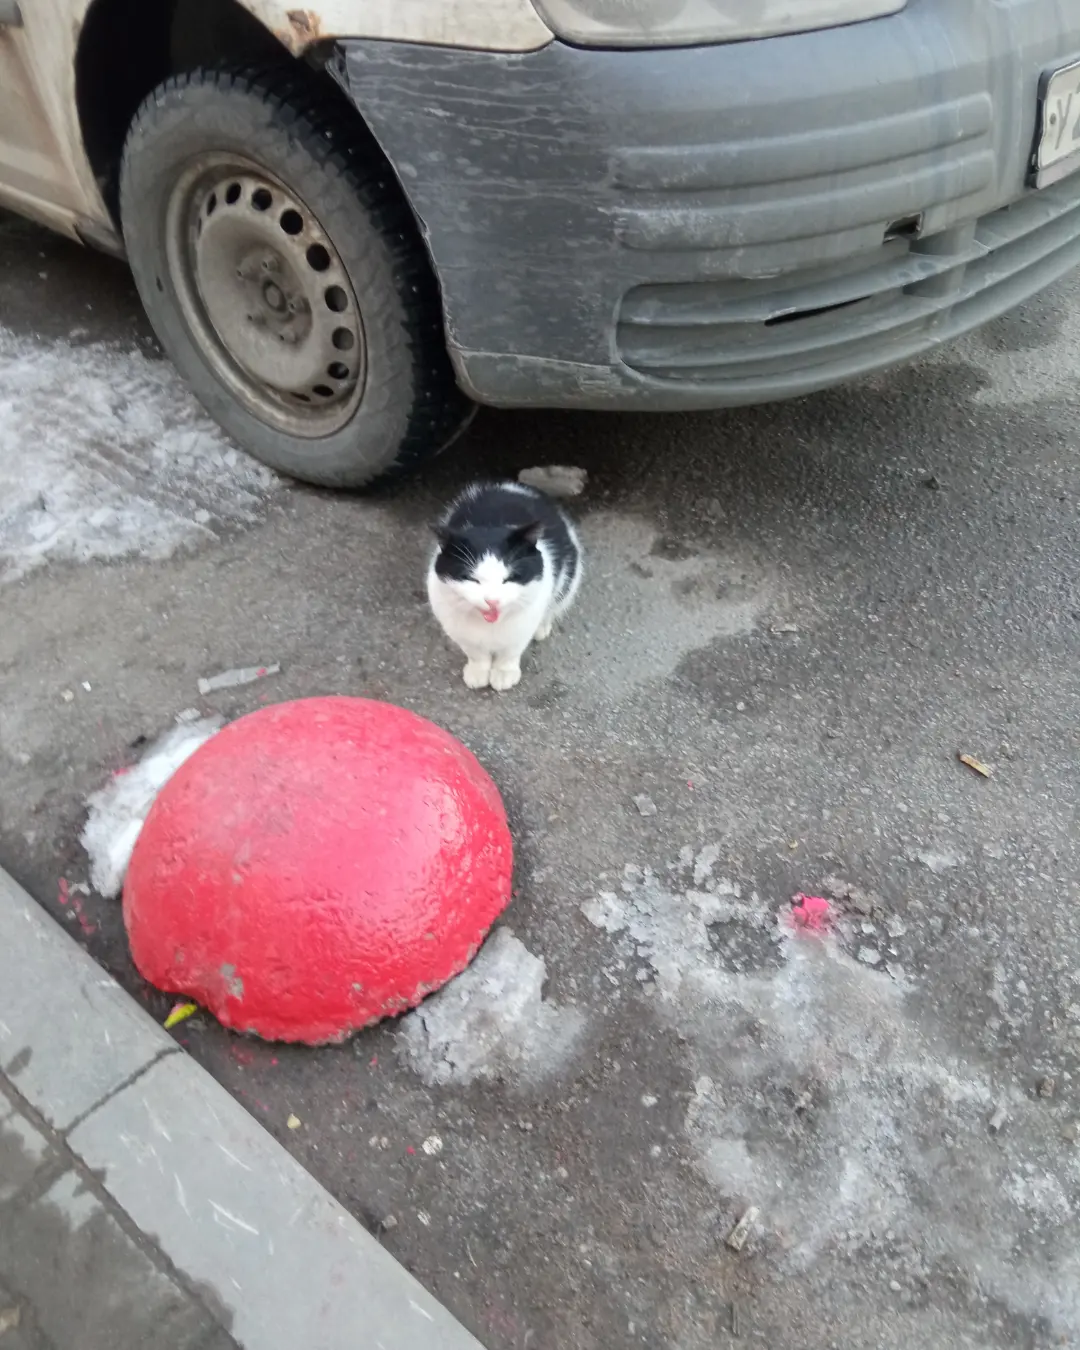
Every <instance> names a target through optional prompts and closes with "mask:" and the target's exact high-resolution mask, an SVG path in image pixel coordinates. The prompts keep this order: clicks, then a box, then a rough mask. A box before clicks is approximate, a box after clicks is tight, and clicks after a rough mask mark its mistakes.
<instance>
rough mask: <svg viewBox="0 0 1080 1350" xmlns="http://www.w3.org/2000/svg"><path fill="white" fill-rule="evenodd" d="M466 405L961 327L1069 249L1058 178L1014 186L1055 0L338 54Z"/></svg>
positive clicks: (750, 380)
mask: <svg viewBox="0 0 1080 1350" xmlns="http://www.w3.org/2000/svg"><path fill="white" fill-rule="evenodd" d="M344 52H345V56H344V60H343V61H342V62H341V63H339V65H338V66H337V67H336V70H337V74H338V76H339V78H340V79H341V80H342V82H343V83H344V84H345V86H346V87H347V88H348V90H349V91H350V93H351V96H352V98H353V100H354V102H355V103H356V105H357V106H358V107H359V108H360V110H361V111H362V112H363V114H364V117H365V119H366V120H367V122H368V125H369V126H370V127H371V128H372V130H373V131H374V133H375V135H376V136H377V137H378V139H379V140H380V143H381V144H382V146H383V149H384V150H385V152H386V154H387V157H388V158H389V160H390V162H391V164H392V165H394V167H395V169H396V170H397V172H398V175H399V178H400V181H401V183H402V185H403V187H404V190H405V191H406V193H407V194H408V195H409V198H410V201H411V202H412V205H413V208H414V210H415V212H416V215H417V217H418V218H419V220H420V221H421V223H422V226H423V229H424V233H425V237H426V239H427V241H428V246H429V248H430V251H431V255H432V258H433V260H434V263H435V266H436V269H437V271H438V273H439V277H440V281H441V283H442V287H443V296H444V304H445V308H446V319H447V329H448V333H449V337H450V343H451V348H452V351H453V354H454V358H455V361H456V363H457V368H458V373H459V378H460V379H461V381H462V383H463V384H464V386H465V387H466V388H467V389H468V390H469V392H470V393H471V394H472V395H473V396H474V397H476V398H478V399H480V400H481V401H483V402H490V403H496V404H506V405H517V404H533V405H535V404H550V405H556V406H568V405H570V406H584V407H645V408H694V407H713V406H726V405H731V404H736V403H753V402H762V401H767V400H770V399H774V398H778V397H785V396H790V395H794V394H801V393H805V392H807V391H809V390H812V389H816V388H821V387H824V386H825V385H828V384H831V383H834V382H836V381H838V380H842V379H846V378H849V377H850V376H852V375H855V374H859V373H862V372H864V371H867V370H872V369H876V368H879V367H881V366H885V365H889V364H891V363H892V362H894V361H895V360H899V359H902V358H905V357H907V356H910V355H912V354H914V353H915V352H918V351H921V350H925V349H926V348H927V347H930V346H933V345H935V344H936V343H937V342H940V341H942V340H944V339H945V338H947V337H949V336H951V335H953V334H954V333H955V332H959V331H963V329H964V328H967V327H971V326H974V325H975V324H978V323H981V322H984V321H985V320H986V319H989V318H991V317H993V316H994V314H996V313H998V312H1000V311H1001V310H1002V309H1003V308H1008V307H1009V306H1011V305H1012V304H1015V303H1016V302H1018V301H1019V300H1021V299H1023V298H1024V297H1025V296H1026V295H1028V294H1031V293H1032V292H1033V291H1034V290H1037V289H1039V288H1041V287H1042V286H1043V285H1045V284H1048V282H1049V281H1052V280H1053V279H1054V278H1055V277H1056V276H1057V275H1060V274H1061V273H1062V272H1063V271H1065V270H1068V269H1069V268H1070V267H1071V266H1073V265H1075V263H1076V262H1078V261H1080V175H1074V176H1072V177H1070V178H1067V179H1064V180H1063V181H1062V182H1061V183H1059V184H1056V185H1055V186H1054V187H1053V188H1051V189H1046V190H1045V191H1044V192H1042V193H1038V192H1034V191H1032V190H1031V189H1030V188H1029V187H1028V176H1029V172H1030V167H1031V159H1032V150H1033V142H1034V135H1035V127H1036V121H1037V116H1038V106H1039V90H1040V82H1041V80H1042V78H1043V76H1044V74H1045V72H1046V71H1047V70H1048V69H1053V68H1056V67H1058V66H1062V65H1065V64H1067V63H1068V62H1069V61H1070V60H1073V59H1075V58H1076V56H1077V54H1078V53H1080V6H1073V5H1070V6H1066V5H1064V4H1061V3H1059V0H995V3H986V0H911V3H910V4H909V5H908V7H907V9H906V10H905V11H903V12H902V13H899V14H896V15H893V16H891V17H888V18H882V19H877V20H872V21H870V22H866V23H860V24H853V25H850V26H848V27H845V28H840V29H836V30H829V31H821V32H814V33H804V34H797V35H792V36H789V37H780V38H770V39H766V40H762V41H752V42H743V43H738V44H731V45H727V46H724V45H720V46H709V47H696V48H682V49H668V50H653V51H632V52H631V51H586V50H582V49H578V48H571V47H568V46H566V45H564V44H562V43H559V42H555V43H552V44H550V45H549V46H547V47H545V48H544V49H543V50H541V51H538V52H534V53H529V54H524V55H515V56H508V55H499V54H493V53H492V54H484V53H463V52H453V53H452V52H445V51H438V50H436V49H433V48H421V47H417V46H405V45H398V44H388V43H369V42H363V41H356V42H347V43H345V44H344Z"/></svg>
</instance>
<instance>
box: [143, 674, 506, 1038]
mask: <svg viewBox="0 0 1080 1350" xmlns="http://www.w3.org/2000/svg"><path fill="white" fill-rule="evenodd" d="M512 864H513V847H512V844H511V840H510V831H509V829H508V827H507V823H506V813H505V811H504V809H503V804H502V800H501V798H500V796H499V793H498V789H497V788H496V787H495V785H494V783H492V781H491V779H490V778H489V777H488V775H487V774H486V773H485V772H484V770H483V769H482V768H481V767H480V765H479V763H478V762H477V761H476V759H475V758H474V757H473V755H472V754H470V752H469V751H468V750H466V749H465V747H464V746H463V745H461V743H460V742H459V741H456V740H455V739H454V738H453V737H452V736H450V735H449V734H448V733H447V732H445V731H443V730H441V729H440V728H439V727H437V726H435V725H433V724H432V723H431V722H427V721H425V720H424V719H423V718H422V717H417V716H416V715H415V714H414V713H411V712H407V711H406V710H405V709H403V708H396V707H394V706H393V705H391V704H388V703H377V702H374V701H372V700H369V699H359V698H313V699H304V700H302V701H300V702H296V703H283V704H279V705H277V706H276V707H273V708H265V709H263V710H262V711H260V712H256V713H251V714H250V715H249V716H247V717H242V718H240V720H239V721H237V722H233V723H232V724H231V725H230V726H227V727H226V728H225V729H224V730H223V731H221V732H219V733H218V734H217V735H216V736H215V737H213V738H212V739H211V740H210V741H208V742H207V743H206V744H205V745H204V746H203V747H202V748H201V749H200V750H198V751H197V752H196V753H195V754H194V755H193V756H192V757H191V758H190V759H189V760H188V761H187V762H186V763H185V764H183V765H182V766H181V767H180V769H178V770H177V772H176V774H175V775H174V776H173V778H171V779H170V781H169V782H168V783H167V784H166V785H165V787H164V788H163V790H162V792H161V794H160V795H159V796H158V799H157V801H156V802H155V803H154V806H153V808H152V810H151V812H150V815H149V817H148V818H147V821H146V824H145V826H144V827H143V830H142V833H141V834H140V836H139V840H138V843H137V844H136V846H135V852H134V855H133V856H132V859H131V865H130V867H129V869H128V874H127V880H126V883H125V886H124V921H125V923H126V925H127V931H128V937H129V939H130V942H131V950H132V954H133V955H134V958H135V964H136V965H137V966H138V968H139V970H140V971H141V972H142V974H143V975H144V976H145V978H146V979H147V980H149V981H150V983H151V984H154V985H156V986H157V987H158V988H159V989H165V990H169V991H172V992H175V993H180V994H186V995H188V996H190V997H191V998H192V999H194V1000H195V1001H196V1002H198V1003H200V1004H202V1005H203V1006H204V1007H207V1008H209V1009H210V1010H211V1011H212V1012H213V1013H214V1015H215V1016H216V1017H217V1018H218V1019H219V1020H220V1021H221V1022H223V1023H224V1024H225V1026H227V1027H232V1028H234V1029H235V1030H237V1031H250V1032H254V1033H255V1034H256V1035H258V1036H262V1037H264V1038H266V1039H268V1040H283V1041H305V1042H307V1043H309V1044H321V1043H324V1042H328V1041H340V1040H343V1039H344V1038H345V1037H346V1036H348V1035H349V1034H350V1033H351V1032H353V1031H355V1030H357V1028H359V1027H362V1026H365V1025H366V1024H367V1023H369V1022H374V1021H376V1020H377V1019H379V1018H380V1017H386V1016H387V1015H389V1014H393V1013H399V1012H401V1011H402V1010H404V1009H406V1008H410V1007H412V1006H413V1005H415V1004H416V1003H419V1002H420V1000H421V999H422V998H423V997H424V996H425V995H426V994H428V993H430V992H431V991H432V990H433V989H437V988H438V987H439V986H440V985H441V984H443V983H445V982H446V981H447V980H448V979H450V977H451V976H452V975H456V974H458V972H459V971H461V970H463V969H464V968H465V966H466V965H468V963H469V962H470V961H471V960H472V958H473V956H474V955H475V954H476V951H477V949H478V948H479V946H480V943H481V942H482V941H483V938H484V935H485V934H486V933H487V931H488V929H489V928H490V926H491V924H492V922H493V921H494V919H495V918H496V916H497V915H498V914H499V913H500V912H501V911H502V910H503V908H504V907H505V906H506V904H507V902H508V900H509V898H510V884H511V869H512Z"/></svg>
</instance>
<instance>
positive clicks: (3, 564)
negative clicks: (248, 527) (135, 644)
mask: <svg viewBox="0 0 1080 1350" xmlns="http://www.w3.org/2000/svg"><path fill="white" fill-rule="evenodd" d="M275 482H276V479H275V477H274V475H273V474H272V473H270V471H269V470H268V469H264V468H263V467H262V466H261V465H259V464H256V463H255V461H254V460H252V459H249V458H248V457H247V456H246V455H244V454H243V453H241V452H240V451H239V450H236V449H234V448H233V447H232V446H231V445H230V444H229V442H228V441H227V440H226V439H225V437H224V435H223V434H222V433H221V432H220V431H219V430H218V429H217V428H216V427H215V426H214V424H213V423H212V422H211V421H210V420H209V419H208V418H207V417H206V416H205V415H204V414H203V413H202V412H200V410H199V408H198V407H197V405H196V403H195V401H194V399H193V398H192V397H191V395H190V394H189V393H188V392H187V390H186V389H185V387H184V385H183V382H182V381H181V379H180V377H179V375H178V374H177V373H176V371H175V370H174V369H173V367H172V366H171V365H170V364H169V363H168V362H167V361H160V360H151V359H149V358H147V357H146V356H144V355H143V354H142V353H140V352H138V351H130V350H124V349H122V348H119V347H114V346H105V345H101V344H95V345H90V346H86V347H72V346H70V345H69V344H68V343H66V342H48V343H46V342H40V341H34V340H30V339H26V338H19V337H15V336H14V335H13V334H11V333H10V332H8V331H7V330H5V329H3V328H0V581H5V580H6V581H10V580H12V579H14V578H17V577H20V576H22V575H24V574H25V573H26V572H28V571H30V570H31V569H32V568H33V567H36V566H39V565H41V564H42V563H44V562H47V561H49V560H57V561H65V562H86V561H88V560H89V559H92V558H121V557H126V556H132V555H139V556H142V557H146V558H153V559H161V558H167V557H169V556H170V555H171V554H172V553H174V552H175V551H176V550H177V549H178V548H180V547H182V546H184V545H187V544H190V543H192V542H195V541H197V540H199V539H200V538H203V539H205V538H209V537H212V528H211V527H212V525H213V523H214V522H215V521H220V522H230V521H240V522H243V521H251V520H254V519H255V518H256V516H257V515H258V513H259V512H260V510H261V509H262V505H263V501H264V498H265V497H266V495H267V493H268V492H269V490H270V489H271V488H272V487H273V485H274V483H275Z"/></svg>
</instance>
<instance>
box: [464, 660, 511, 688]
mask: <svg viewBox="0 0 1080 1350" xmlns="http://www.w3.org/2000/svg"><path fill="white" fill-rule="evenodd" d="M462 678H463V679H464V681H465V683H466V684H467V685H468V686H469V688H470V689H486V688H487V687H488V685H489V684H492V683H494V681H493V680H492V670H491V662H490V661H467V662H466V663H465V671H464V674H463V676H462ZM507 687H508V688H509V686H507Z"/></svg>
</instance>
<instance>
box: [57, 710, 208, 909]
mask: <svg viewBox="0 0 1080 1350" xmlns="http://www.w3.org/2000/svg"><path fill="white" fill-rule="evenodd" d="M221 725H222V719H221V718H220V717H207V718H204V719H203V720H202V721H199V722H191V723H185V724H183V725H181V726H177V727H173V728H171V730H169V731H167V732H166V733H165V735H164V736H162V737H161V738H160V739H159V740H157V741H155V742H154V744H153V745H152V746H151V747H150V749H149V750H148V751H147V752H146V754H145V755H144V756H143V757H142V759H141V760H140V761H139V763H138V764H136V765H134V766H133V767H132V768H130V769H125V770H121V772H120V773H118V774H114V775H113V777H112V778H111V779H110V781H109V782H108V783H107V784H106V785H105V787H103V788H101V789H100V790H99V791H97V792H93V793H91V794H90V796H89V797H88V798H87V799H86V805H87V807H88V808H89V815H88V816H87V820H86V824H85V826H84V827H83V832H82V834H81V835H79V842H80V843H81V844H82V846H83V848H84V849H86V852H87V853H88V854H89V857H90V883H91V885H92V886H93V887H94V890H95V891H97V892H98V893H99V894H100V895H104V896H107V897H108V898H110V899H111V898H112V897H114V896H117V895H119V894H120V890H121V887H122V886H123V884H124V875H125V873H126V872H127V867H128V863H129V862H130V861H131V853H132V850H133V849H134V847H135V841H136V840H137V839H138V837H139V831H140V830H141V829H142V827H143V822H144V821H145V820H146V817H147V815H148V814H149V812H150V808H151V806H153V804H154V798H155V797H156V796H157V794H158V793H159V792H160V791H161V789H162V788H163V787H164V786H165V784H166V783H167V782H168V781H169V779H170V778H171V777H172V776H173V774H174V773H175V772H176V771H177V769H178V768H179V767H180V765H181V764H183V762H184V761H185V760H186V759H188V758H190V756H192V755H193V754H194V753H195V751H196V750H198V748H199V746H200V745H203V744H204V743H205V742H206V741H208V740H209V739H210V737H211V736H213V735H214V733H215V732H216V731H218V730H220V728H221Z"/></svg>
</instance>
